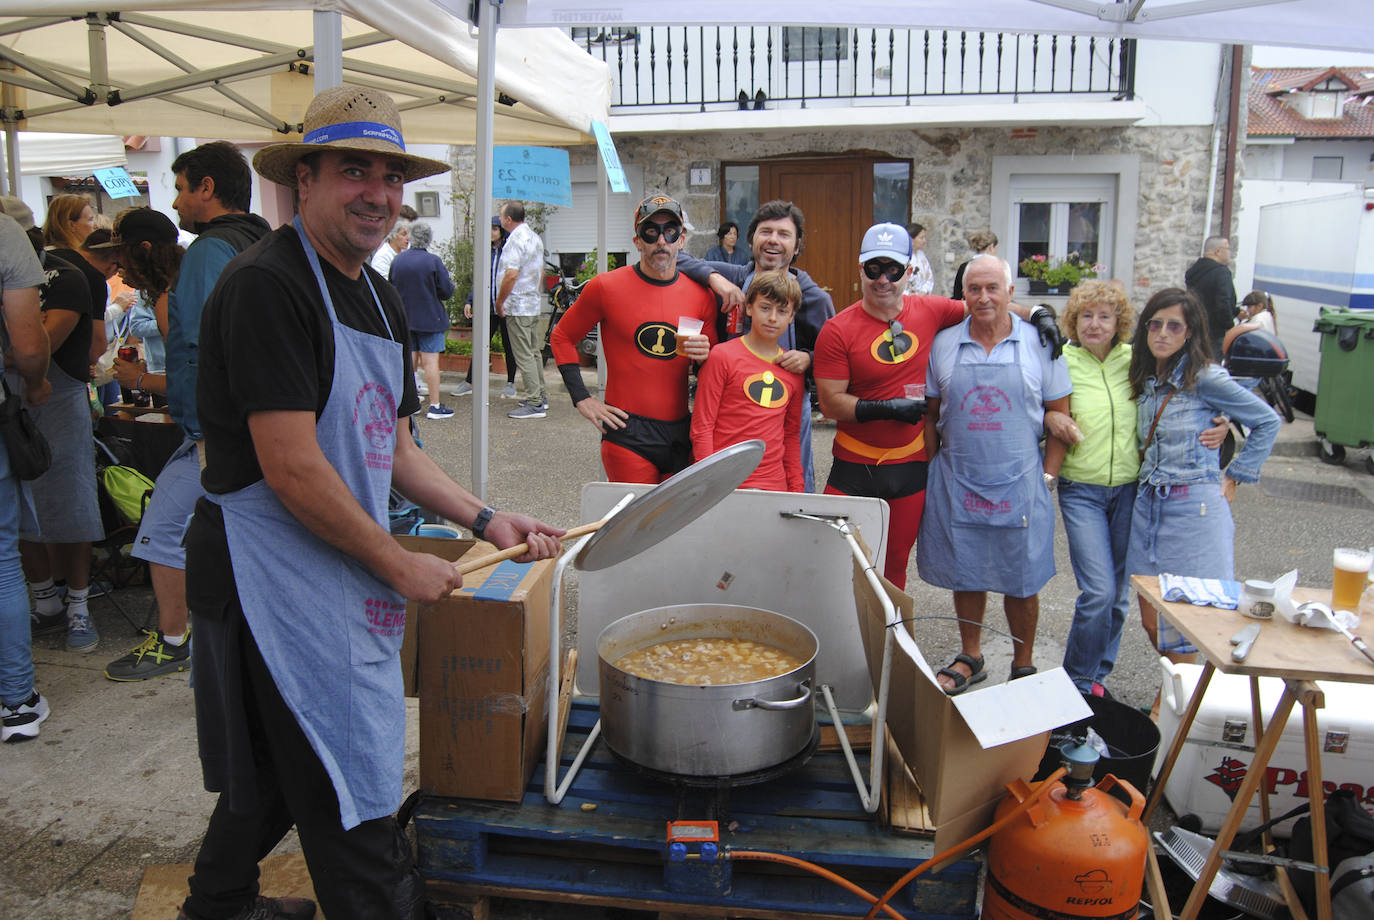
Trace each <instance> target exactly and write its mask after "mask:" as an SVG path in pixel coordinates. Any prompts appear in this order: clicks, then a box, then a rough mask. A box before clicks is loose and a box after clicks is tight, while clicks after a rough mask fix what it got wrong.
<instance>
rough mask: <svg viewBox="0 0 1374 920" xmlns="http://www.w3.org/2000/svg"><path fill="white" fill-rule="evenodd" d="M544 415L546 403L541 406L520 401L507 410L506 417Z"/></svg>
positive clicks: (546, 410) (545, 413)
mask: <svg viewBox="0 0 1374 920" xmlns="http://www.w3.org/2000/svg"><path fill="white" fill-rule="evenodd" d="M546 415H548V405H547V403H546V404H545V405H543V406H532V405H530V404H529V403H521V404H520V405H518V406H516V407H515V408H514V409H512V410H510V411H509V412H507V413H506V418H544V416H546Z"/></svg>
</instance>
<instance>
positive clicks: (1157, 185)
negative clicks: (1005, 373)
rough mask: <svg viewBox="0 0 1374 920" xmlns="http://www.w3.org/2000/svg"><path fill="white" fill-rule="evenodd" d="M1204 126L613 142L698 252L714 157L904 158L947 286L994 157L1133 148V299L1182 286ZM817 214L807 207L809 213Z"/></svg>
mask: <svg viewBox="0 0 1374 920" xmlns="http://www.w3.org/2000/svg"><path fill="white" fill-rule="evenodd" d="M1211 134H1212V129H1211V127H1210V126H1183V127H1177V126H1174V127H1169V126H1165V127H1143V128H1142V127H1128V128H1101V127H1081V128H1080V127H1072V128H1045V127H1038V128H1035V127H996V128H987V127H969V128H962V127H951V128H936V129H919V130H911V129H900V130H897V129H894V130H862V129H861V130H845V131H828V132H819V131H818V132H814V133H799V134H790V135H786V136H778V135H775V134H764V133H743V132H736V133H731V134H720V133H709V132H708V133H702V134H698V135H691V136H688V135H683V134H653V135H638V136H636V135H617V136H616V147H617V150H618V152H619V154H620V158H621V160H622V162H626V163H638V164H640V165H641V166H642V167H643V169H644V193H645V194H651V193H656V192H663V193H666V194H668V195H671V196H673V197H674V198H676V199H678V200H679V201H680V202H682V204H683V207H684V208H685V209H686V213H687V217H688V220H689V222H690V224H691V226H692V230H693V232H692V235H691V237H690V241H689V248H690V249H691V251H692V252H694V253H697V254H704V253H705V251H706V250H707V249H708V248H709V247H711V246H713V245H715V235H714V229H715V227H716V225H717V224H718V223H719V221H720V220H721V209H720V184H719V183H720V182H721V181H722V170H721V168H720V164H721V162H722V161H730V162H737V161H741V160H756V159H766V158H772V157H781V156H797V157H803V156H827V155H877V156H881V157H892V158H895V159H910V160H911V161H912V185H911V188H912V194H911V198H912V200H911V217H912V219H913V220H916V221H919V222H920V223H922V224H924V225H925V226H926V227H927V229H928V236H929V243H928V245H927V247H926V255H927V257H928V258H929V259H930V262H931V265H932V266H933V268H934V271H935V277H936V288H935V290H936V292H937V293H943V292H946V291H948V290H949V289H950V288H951V287H952V285H953V280H954V268H955V266H956V265H957V264H958V263H959V262H962V261H963V260H964V259H966V258H967V257H968V256H969V250H968V246H967V242H966V237H967V235H968V234H969V233H971V232H973V231H975V230H979V229H985V228H987V226H988V223H989V220H990V215H991V206H992V200H991V190H990V184H991V176H992V162H993V157H996V156H1074V155H1077V156H1086V155H1094V154H1115V155H1134V156H1136V157H1137V158H1138V160H1139V167H1140V184H1139V200H1138V205H1137V222H1136V228H1135V250H1134V251H1135V260H1134V271H1133V273H1132V277H1131V278H1129V279H1123V280H1126V281H1127V282H1128V286H1129V287H1130V288H1131V295H1132V300H1133V302H1136V303H1143V302H1144V300H1145V299H1146V298H1147V297H1148V296H1149V294H1150V292H1151V291H1153V290H1157V289H1159V288H1162V287H1167V286H1171V285H1181V284H1182V283H1183V273H1184V271H1185V270H1186V269H1187V267H1188V266H1189V265H1190V264H1192V262H1193V261H1194V260H1195V259H1196V258H1197V254H1198V250H1199V248H1200V246H1201V241H1202V238H1203V235H1204V231H1205V219H1206V200H1207V185H1208V181H1207V180H1208V172H1209V169H1210V167H1211V164H1210V152H1211V151H1210V144H1211ZM572 154H573V161H574V162H583V163H585V162H591V158H592V157H594V156H595V149H594V148H591V147H585V148H575V149H574V150H573V151H572ZM692 165H698V166H700V165H709V166H711V167H712V172H711V175H712V179H713V180H714V183H715V184H713V185H712V186H710V187H699V186H695V187H694V186H691V185H689V182H688V180H689V169H690V167H691V166H692ZM1218 186H1220V182H1218ZM1218 191H1219V188H1218ZM823 219H824V217H823V216H822V215H813V214H808V215H807V220H808V223H811V222H814V221H817V220H823ZM1214 219H1215V218H1214ZM999 235H1001V234H1000V233H999ZM947 252H949V253H953V255H954V262H953V264H947V263H946V262H945V258H944V256H945V253H947ZM1003 254H1004V255H1005V249H1004V251H1003Z"/></svg>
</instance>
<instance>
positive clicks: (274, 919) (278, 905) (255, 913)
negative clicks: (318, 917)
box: [177, 895, 315, 920]
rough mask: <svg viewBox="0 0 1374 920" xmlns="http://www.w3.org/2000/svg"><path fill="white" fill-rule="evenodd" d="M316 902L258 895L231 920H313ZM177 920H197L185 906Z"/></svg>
mask: <svg viewBox="0 0 1374 920" xmlns="http://www.w3.org/2000/svg"><path fill="white" fill-rule="evenodd" d="M314 916H315V902H314V901H312V900H310V899H309V898H265V897H263V896H262V895H258V896H257V897H256V898H254V899H253V901H252V903H250V904H248V905H246V906H245V907H244V908H243V910H241V911H239V912H238V913H236V914H234V916H232V917H230V918H229V920H312V918H313V917H314ZM177 920H195V918H194V917H193V916H192V915H191V914H188V913H187V912H186V907H185V905H183V906H182V908H181V910H179V911H177Z"/></svg>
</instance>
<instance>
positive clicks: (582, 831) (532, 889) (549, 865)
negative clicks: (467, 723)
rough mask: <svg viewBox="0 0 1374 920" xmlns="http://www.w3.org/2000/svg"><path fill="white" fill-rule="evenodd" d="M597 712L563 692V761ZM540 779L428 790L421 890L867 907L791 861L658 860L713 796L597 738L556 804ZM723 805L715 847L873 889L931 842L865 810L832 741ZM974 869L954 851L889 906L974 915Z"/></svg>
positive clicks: (745, 908)
mask: <svg viewBox="0 0 1374 920" xmlns="http://www.w3.org/2000/svg"><path fill="white" fill-rule="evenodd" d="M597 716H598V712H597V709H596V707H595V706H594V705H592V704H588V703H584V702H578V703H574V704H573V706H572V711H571V715H570V719H569V726H568V730H567V736H566V738H565V741H564V744H563V748H562V754H563V758H562V760H563V763H562V767H561V770H566V769H567V765H568V764H569V763H570V762H571V760H572V757H573V756H574V755H575V754H576V751H577V749H578V748H579V747H580V746H581V744H582V742H583V741H584V739H585V738H586V736H587V733H588V731H589V730H590V729H591V727H592V725H593V723H594V722H595V721H596V719H597ZM864 760H866V758H861V760H860V764H861V765H864V764H863V762H864ZM865 769H866V767H865ZM560 775H561V774H560ZM543 783H544V776H543V767H542V765H541V767H540V768H539V769H537V770H536V771H535V774H534V777H533V779H532V780H531V782H530V784H529V786H528V787H527V788H526V791H525V796H524V799H523V800H522V801H521V802H519V803H502V802H485V801H476V800H467V799H438V798H433V799H427V800H425V801H424V802H423V803H422V804H421V805H420V806H419V808H418V809H417V811H416V813H415V826H416V833H417V835H418V838H419V847H420V867H421V870H422V872H423V873H424V874H425V876H426V878H427V880H428V881H429V885H430V895H431V899H432V900H434V901H436V902H439V903H444V902H446V901H455V900H461V899H464V898H466V899H471V898H473V897H484V896H499V897H511V898H523V899H531V900H549V901H560V902H565V903H581V904H598V905H605V906H620V907H631V908H635V909H639V910H659V911H665V912H670V913H679V914H681V913H690V914H692V915H699V916H715V917H720V916H749V917H810V918H818V920H819V918H843V917H856V916H860V917H861V916H863V915H864V914H865V913H867V911H868V907H869V904H868V903H867V902H865V901H863V900H861V899H860V898H858V897H857V896H856V895H854V894H851V893H849V892H846V891H844V890H843V889H841V888H839V887H838V886H836V885H834V884H832V883H831V882H828V881H825V880H822V879H820V878H819V877H817V876H814V875H811V874H809V873H806V872H804V871H802V870H798V869H791V868H787V867H781V866H776V865H774V864H770V863H763V862H754V861H745V860H743V859H731V860H729V861H728V864H720V865H717V866H715V867H706V866H705V864H704V863H701V862H695V863H687V864H678V865H676V866H669V865H668V863H667V859H666V855H665V831H666V822H667V821H669V820H677V819H703V818H705V819H711V818H713V817H715V815H712V814H709V813H706V812H709V811H710V810H711V808H712V803H711V802H708V801H707V799H706V797H705V794H704V793H698V792H696V791H690V790H689V791H686V792H682V791H675V790H674V789H673V788H672V787H670V786H668V785H665V784H663V783H661V782H658V781H656V780H653V779H650V778H648V777H645V776H643V775H641V774H640V773H639V772H638V771H636V770H635V769H634V768H632V767H627V766H625V765H623V764H621V763H620V762H619V761H617V760H616V759H615V758H614V757H613V755H611V754H610V752H609V751H608V750H607V749H606V747H605V745H604V744H598V745H597V746H596V747H595V748H594V749H593V751H592V754H591V756H589V757H588V759H587V762H586V763H585V764H584V765H583V767H582V770H581V772H580V773H579V774H578V776H577V779H576V781H575V782H574V783H573V785H572V787H571V788H570V789H569V791H568V794H567V796H566V798H565V799H564V800H563V802H562V804H561V805H559V806H552V805H549V804H548V803H547V801H546V800H545V799H544V795H543ZM724 810H725V814H724V815H722V816H721V818H722V821H721V827H720V838H721V847H722V848H723V849H729V850H749V851H764V852H771V853H782V854H785V855H789V856H793V857H796V858H799V859H804V860H807V861H809V862H814V863H818V864H820V865H823V866H825V867H826V868H828V869H830V870H832V871H835V872H838V873H839V874H840V875H843V876H845V877H846V878H849V879H850V880H851V881H854V882H856V883H857V884H859V885H861V886H862V887H864V888H866V889H867V890H868V891H870V892H872V893H874V894H875V895H876V894H881V893H882V892H883V891H885V890H886V889H887V888H888V887H890V886H891V884H892V883H893V882H895V881H896V880H897V879H898V878H899V877H901V876H902V875H903V874H904V873H905V872H906V871H907V870H908V869H910V868H912V867H913V866H915V865H916V864H917V863H919V862H921V861H922V860H924V859H927V858H929V857H930V856H931V855H933V854H932V848H931V842H930V840H929V839H924V838H919V837H910V836H900V835H897V834H894V833H892V832H891V831H890V830H889V829H887V828H885V827H883V826H882V825H881V824H880V822H879V821H878V820H877V819H876V818H875V817H874V816H871V815H867V814H865V813H864V812H863V810H862V806H861V804H860V802H859V797H858V794H857V793H856V792H855V789H854V786H853V781H852V779H851V778H850V773H849V768H848V765H847V764H846V762H845V760H844V757H843V755H842V754H838V753H828V752H820V753H817V754H816V756H815V757H813V758H812V760H811V761H810V762H809V763H808V764H807V765H806V766H805V767H803V768H801V769H799V770H797V771H795V772H793V773H791V774H788V775H786V776H783V777H780V778H778V779H775V780H772V781H770V782H767V783H762V784H759V785H757V786H751V787H746V788H740V789H734V790H732V791H731V792H730V793H729V796H728V801H727V802H726V805H725V808H724ZM722 872H723V873H724V875H725V876H726V877H728V885H726V884H725V883H723V882H722V878H721V873H722ZM713 873H714V874H713ZM978 874H979V863H978V861H977V860H975V859H964V860H960V861H958V862H955V863H952V864H950V865H949V866H946V867H945V868H943V869H942V870H941V871H940V872H938V873H928V874H927V875H923V876H922V877H920V878H919V879H917V881H916V882H915V883H913V884H912V885H909V886H908V887H907V889H906V890H904V891H902V892H900V893H899V894H898V896H897V897H896V898H894V899H893V902H892V903H893V906H894V907H895V908H896V909H897V910H898V911H899V912H900V913H901V914H902V915H903V916H905V917H908V918H918V917H919V918H926V920H956V918H970V917H973V916H974V915H975V912H976V907H975V900H976V895H977V884H978Z"/></svg>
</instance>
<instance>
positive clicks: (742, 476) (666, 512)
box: [573, 440, 763, 572]
mask: <svg viewBox="0 0 1374 920" xmlns="http://www.w3.org/2000/svg"><path fill="white" fill-rule="evenodd" d="M762 459H763V442H762V441H759V440H753V441H743V442H741V443H739V444H732V445H730V446H729V447H727V448H725V449H724V450H721V451H717V452H716V453H714V454H712V455H711V456H709V457H707V458H706V459H705V460H699V461H697V462H696V463H693V464H692V465H691V466H689V467H687V469H685V470H683V471H682V472H680V473H677V474H675V475H673V476H672V477H670V478H668V479H665V480H664V481H663V482H661V483H659V484H658V485H657V486H655V487H654V488H653V489H651V490H649V491H648V492H645V493H644V494H643V495H641V496H639V497H638V498H636V499H635V500H634V501H632V502H630V503H629V504H628V505H626V506H625V507H624V508H622V509H621V510H620V512H619V513H618V514H616V515H615V516H614V517H612V518H611V519H610V520H608V521H607V522H606V523H605V524H603V525H602V526H601V529H600V530H598V531H597V532H596V533H595V534H593V535H592V538H591V539H590V540H589V541H587V545H586V546H584V547H582V551H581V552H580V553H578V554H577V558H576V559H575V560H573V562H574V564H575V565H576V566H577V567H578V568H579V569H582V570H583V571H587V572H595V571H599V570H601V569H608V568H610V567H611V566H613V565H617V564H619V563H621V562H624V561H625V560H627V559H630V558H633V557H634V556H637V555H638V554H640V553H642V552H643V551H644V550H646V549H648V548H649V547H651V546H656V545H657V544H659V543H662V542H663V541H664V540H666V539H668V538H669V537H671V536H672V535H673V534H675V533H677V532H678V531H679V530H681V529H682V528H684V527H686V526H687V525H688V524H690V523H692V522H693V521H695V520H696V519H697V518H699V517H701V516H702V515H703V514H705V513H706V512H707V511H710V510H711V509H712V508H714V507H715V506H716V505H717V504H718V503H719V502H720V501H721V500H722V499H724V498H725V496H727V495H729V494H730V493H731V492H733V491H735V490H736V489H738V488H739V486H740V483H742V482H744V480H746V479H748V478H749V474H750V473H752V472H754V470H755V469H756V468H757V467H758V465H759V461H760V460H762Z"/></svg>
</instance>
